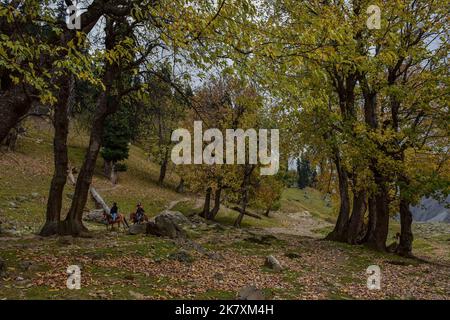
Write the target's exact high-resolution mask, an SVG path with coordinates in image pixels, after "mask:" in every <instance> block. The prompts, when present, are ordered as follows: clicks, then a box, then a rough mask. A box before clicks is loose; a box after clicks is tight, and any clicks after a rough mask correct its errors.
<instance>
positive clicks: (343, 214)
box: [325, 154, 350, 242]
mask: <svg viewBox="0 0 450 320" xmlns="http://www.w3.org/2000/svg"><path fill="white" fill-rule="evenodd" d="M335 164H336V170H337V173H338V180H339V198H340V206H339V216H338V219H337V221H336V225H335V227H334V229H333V231H331V233H329V234H328V235H327V236H326V238H325V239H326V240H332V241H340V242H346V241H347V231H348V220H349V215H350V197H349V193H348V174H347V171H346V170H345V168H343V167H342V166H341V160H340V157H339V155H338V154H336V156H335Z"/></svg>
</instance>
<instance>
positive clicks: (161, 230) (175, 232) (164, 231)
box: [146, 212, 189, 239]
mask: <svg viewBox="0 0 450 320" xmlns="http://www.w3.org/2000/svg"><path fill="white" fill-rule="evenodd" d="M180 214H181V213H180ZM183 217H184V216H183ZM184 218H186V217H184ZM177 221H181V220H180V217H179V216H178V215H177V214H175V215H174V214H168V212H165V213H162V214H159V215H157V216H156V217H155V220H154V222H153V221H149V222H148V223H147V229H146V233H147V234H152V235H155V236H159V237H169V238H171V239H176V238H186V237H187V235H186V232H185V231H184V230H183V229H182V228H181V227H180V226H179V225H178V223H177ZM188 221H189V220H188Z"/></svg>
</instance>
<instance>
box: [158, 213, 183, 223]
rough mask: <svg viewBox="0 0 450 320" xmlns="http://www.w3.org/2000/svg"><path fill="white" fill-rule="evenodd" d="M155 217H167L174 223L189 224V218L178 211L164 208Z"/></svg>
mask: <svg viewBox="0 0 450 320" xmlns="http://www.w3.org/2000/svg"><path fill="white" fill-rule="evenodd" d="M157 217H164V218H165V219H169V220H171V221H173V222H174V223H176V224H190V221H189V219H188V218H187V217H186V216H185V215H184V214H182V213H181V212H179V211H170V210H164V211H163V212H161V213H160V214H159V215H157Z"/></svg>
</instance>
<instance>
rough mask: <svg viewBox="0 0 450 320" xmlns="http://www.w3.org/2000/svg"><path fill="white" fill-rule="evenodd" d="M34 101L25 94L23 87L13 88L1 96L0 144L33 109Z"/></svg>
mask: <svg viewBox="0 0 450 320" xmlns="http://www.w3.org/2000/svg"><path fill="white" fill-rule="evenodd" d="M31 106H32V100H31V99H30V98H28V96H27V95H26V94H25V93H24V92H23V89H22V86H13V87H11V88H10V89H9V90H7V91H6V92H4V93H2V94H0V142H1V141H4V140H5V139H6V137H7V136H8V134H9V132H10V131H11V129H13V128H14V127H16V125H17V124H18V123H19V121H20V120H21V118H22V117H23V116H25V115H26V114H27V113H28V111H29V110H30V109H31Z"/></svg>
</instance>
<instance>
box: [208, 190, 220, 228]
mask: <svg viewBox="0 0 450 320" xmlns="http://www.w3.org/2000/svg"><path fill="white" fill-rule="evenodd" d="M221 194H222V188H221V187H218V188H217V190H216V192H215V193H214V207H213V208H212V210H211V211H210V212H209V216H208V219H209V220H214V219H215V218H216V215H217V213H218V212H219V209H220V196H221Z"/></svg>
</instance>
